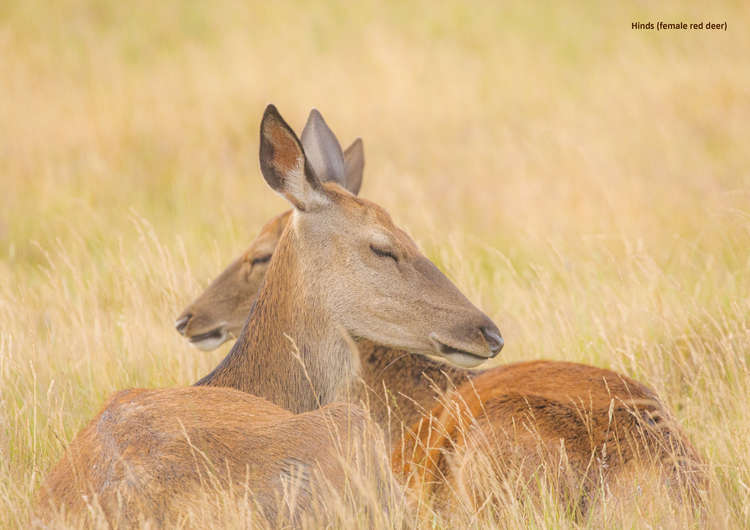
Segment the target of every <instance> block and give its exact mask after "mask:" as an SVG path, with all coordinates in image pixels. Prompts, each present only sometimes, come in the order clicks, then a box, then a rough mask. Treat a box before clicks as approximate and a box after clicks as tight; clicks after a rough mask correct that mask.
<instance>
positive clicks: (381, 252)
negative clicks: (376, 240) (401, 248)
mask: <svg viewBox="0 0 750 530" xmlns="http://www.w3.org/2000/svg"><path fill="white" fill-rule="evenodd" d="M370 250H372V252H373V253H374V254H375V255H376V256H378V257H380V258H391V259H392V260H393V261H395V262H396V263H398V256H396V254H395V253H394V252H393V251H392V250H388V249H386V248H380V247H377V246H375V245H373V244H370Z"/></svg>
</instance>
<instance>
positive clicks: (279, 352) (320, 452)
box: [40, 105, 502, 524]
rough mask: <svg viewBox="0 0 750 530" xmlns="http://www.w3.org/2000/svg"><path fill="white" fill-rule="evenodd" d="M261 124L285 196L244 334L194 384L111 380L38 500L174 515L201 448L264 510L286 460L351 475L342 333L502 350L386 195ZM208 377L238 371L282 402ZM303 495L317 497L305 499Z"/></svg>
mask: <svg viewBox="0 0 750 530" xmlns="http://www.w3.org/2000/svg"><path fill="white" fill-rule="evenodd" d="M260 138H261V141H260V164H261V170H262V173H263V176H264V178H265V180H266V182H267V183H268V184H269V185H270V186H271V187H272V188H273V189H274V190H276V191H277V192H278V193H280V194H281V195H283V196H284V197H285V198H286V199H287V200H288V201H289V202H290V203H291V204H292V205H293V206H294V209H293V212H292V214H291V217H290V221H289V223H288V224H287V225H286V227H285V229H284V231H283V233H282V234H281V236H280V238H279V240H278V244H277V245H276V249H275V251H274V253H273V258H272V259H271V260H270V263H269V266H268V270H267V272H266V274H265V281H264V282H263V286H262V287H261V289H260V292H259V294H258V297H257V301H256V302H255V305H254V308H253V310H252V311H251V314H250V316H249V317H248V322H247V325H246V326H245V327H244V328H243V330H242V332H241V333H240V337H239V339H238V340H237V343H236V344H235V345H234V347H233V348H232V350H231V351H230V353H229V354H228V355H227V357H226V358H225V359H224V361H222V363H221V364H220V365H219V366H218V367H217V368H216V369H215V370H214V371H213V372H212V373H211V374H209V375H208V376H206V377H205V378H204V379H203V380H201V381H200V382H199V386H196V387H193V388H190V389H164V390H158V391H149V390H135V391H130V392H125V393H120V394H117V395H115V397H114V398H113V399H112V400H111V401H110V402H109V403H108V404H107V406H106V407H105V408H104V409H103V410H102V411H101V412H100V413H99V415H98V416H97V417H96V418H95V419H94V420H93V421H92V422H91V423H90V424H89V425H88V426H87V427H86V428H84V429H83V431H81V432H80V433H79V435H78V436H77V437H76V438H75V439H74V440H73V442H72V443H71V445H70V447H69V448H68V450H67V452H66V454H65V455H64V456H63V458H62V460H61V461H60V463H59V464H58V465H57V466H56V467H55V468H54V469H53V471H52V473H51V474H50V476H49V477H48V478H47V480H46V481H45V483H44V484H43V485H42V488H41V492H40V505H41V506H42V507H52V511H54V508H55V507H59V506H61V505H62V508H63V509H67V510H69V511H70V512H72V513H73V514H79V513H80V512H81V510H83V509H85V506H86V499H101V503H100V504H101V505H102V509H103V510H104V512H105V514H106V517H107V518H108V519H114V520H115V522H117V521H119V514H124V515H123V517H125V520H124V522H123V523H122V524H137V522H136V520H135V519H136V518H138V522H140V521H141V519H145V520H153V521H156V522H160V523H161V522H164V521H170V522H172V521H173V520H174V519H173V517H174V516H175V514H179V513H180V512H181V511H182V509H183V507H184V506H185V504H184V499H185V498H192V497H193V496H194V495H195V494H196V492H200V491H201V489H200V488H198V485H199V484H200V482H201V480H200V479H201V476H202V475H201V473H200V470H201V459H203V460H206V461H208V462H210V464H211V467H212V469H214V470H216V473H218V474H219V479H220V480H219V482H220V483H229V484H230V485H232V486H233V487H234V488H235V490H239V491H243V487H244V485H247V488H248V489H250V490H251V491H253V492H260V494H259V495H256V500H257V501H258V502H259V503H260V505H261V508H262V512H263V513H264V514H265V515H266V517H268V518H269V519H271V520H272V519H273V516H274V514H275V513H276V512H275V511H274V509H273V506H272V504H271V501H270V500H269V499H270V498H272V497H274V494H277V493H278V490H279V488H278V485H277V484H276V482H278V480H279V478H278V477H279V474H281V475H282V478H283V476H284V475H289V474H290V473H285V472H284V470H285V469H287V468H288V467H289V465H290V464H289V462H292V463H295V464H297V463H299V464H301V465H302V466H306V467H309V468H313V467H319V468H322V469H323V475H324V478H327V479H328V480H330V481H331V482H333V483H334V485H336V484H341V483H342V482H346V483H347V484H349V481H348V480H346V479H347V478H348V477H343V478H342V479H341V480H339V477H340V475H341V473H340V471H339V470H340V466H338V467H337V464H336V463H335V462H333V461H331V459H332V458H333V457H332V456H331V455H332V453H333V451H332V450H331V449H330V448H329V447H328V445H330V444H329V441H328V440H329V439H330V438H326V437H325V436H324V435H323V432H322V425H323V424H324V423H325V422H324V421H323V420H322V419H321V418H330V417H334V418H340V419H339V420H336V421H333V422H332V424H333V426H334V427H336V429H334V430H335V431H337V432H338V433H339V435H340V433H345V432H347V430H346V429H344V428H343V427H345V425H342V423H343V419H346V418H348V417H349V415H345V414H343V413H341V412H340V411H339V409H338V408H336V407H339V406H340V405H332V403H333V402H334V401H336V400H338V399H341V397H344V396H346V393H347V391H348V389H349V388H350V386H351V384H352V381H353V380H354V379H355V376H356V374H357V371H358V359H357V357H356V356H355V355H354V354H353V353H352V349H351V347H350V346H351V339H350V337H351V336H356V337H363V338H366V339H367V340H369V341H371V342H373V343H375V344H382V345H385V346H387V347H391V348H402V349H409V350H413V351H418V352H421V353H429V354H434V355H440V356H445V357H446V358H449V359H450V358H461V359H463V358H466V359H476V360H477V361H476V362H478V361H481V360H484V359H487V358H491V357H494V356H495V355H496V354H497V353H498V352H499V351H500V347H501V345H502V343H501V339H500V338H499V337H500V333H499V331H498V329H497V327H496V326H495V325H494V324H493V323H492V321H491V320H490V319H489V318H488V317H487V316H486V315H485V314H484V313H482V312H481V311H480V310H479V309H477V308H476V307H474V305H472V304H471V302H469V301H468V300H467V299H466V297H464V296H463V295H462V294H461V293H460V292H459V291H458V289H457V288H456V287H455V286H454V285H453V284H452V283H451V282H450V281H449V280H448V279H447V278H446V277H445V276H443V275H442V273H440V271H439V270H438V269H437V268H436V267H435V266H434V265H433V264H432V263H431V262H430V261H429V260H427V259H426V258H425V257H424V256H423V255H422V254H420V252H419V251H418V250H417V247H416V245H415V244H414V242H413V241H412V240H411V239H410V238H409V236H408V235H407V234H406V233H405V232H403V231H402V230H400V229H399V228H397V227H396V226H395V225H394V224H393V222H392V221H391V218H390V216H389V215H388V214H387V213H386V212H385V211H384V210H383V209H382V208H380V207H379V206H377V205H375V204H373V203H371V202H368V201H365V200H362V199H358V198H356V197H355V196H354V195H352V194H351V193H349V192H348V191H346V190H344V189H343V188H341V187H340V186H339V185H337V184H333V183H321V182H320V180H319V179H318V177H317V176H316V173H315V172H314V170H313V168H312V164H314V163H315V162H314V161H311V159H308V158H307V157H306V156H305V152H304V150H303V148H302V145H301V144H300V141H299V140H298V139H297V137H296V135H295V134H294V132H293V131H292V130H291V129H290V128H289V126H288V125H287V124H286V123H285V122H284V120H283V119H282V118H281V116H280V115H279V114H278V112H277V111H276V109H275V107H273V106H271V105H269V107H268V108H267V109H266V112H265V114H264V116H263V121H262V122H261V134H260ZM295 350H296V351H297V354H296V355H293V354H292V353H290V352H294V351H295ZM206 386H209V387H210V386H218V387H234V388H236V389H239V390H242V391H245V392H248V393H249V394H253V395H255V396H260V397H262V398H265V399H268V400H269V401H271V402H273V403H275V404H276V405H278V406H282V407H283V408H285V409H288V410H289V411H291V412H289V413H286V412H282V411H280V409H278V407H272V406H271V405H270V404H268V403H266V402H265V401H262V400H260V398H256V397H254V396H249V397H247V398H244V399H242V398H241V393H239V392H238V391H237V390H233V389H215V388H206ZM346 406H347V407H351V406H352V405H349V404H347V405H346ZM320 407H323V408H322V409H321V410H320V411H315V412H309V411H314V410H315V409H318V408H320ZM337 411H338V412H337ZM305 412H307V414H301V413H305ZM292 413H296V414H298V415H293V414H292ZM232 418H235V419H232ZM255 418H257V419H255ZM342 418H343V419H342ZM355 419H356V414H355ZM347 421H348V422H349V423H352V422H353V420H347ZM358 421H359V422H361V421H364V420H362V419H361V417H360V418H359V420H358ZM354 423H355V424H356V422H354ZM358 430H360V431H362V430H364V429H363V428H359V429H358ZM310 436H313V437H315V438H316V440H314V441H311V440H310V439H309V437H310ZM306 444H313V446H312V448H310V447H307V446H306ZM318 444H319V445H320V447H318ZM354 445H355V446H356V445H358V442H354ZM367 454H369V453H367ZM364 460H365V462H367V461H369V460H368V459H367V458H365V459H364ZM381 482H384V483H385V484H386V485H388V482H387V481H384V480H381ZM144 484H148V487H145V486H143V485H144ZM391 490H392V488H390V489H389V488H386V491H391ZM84 496H85V498H84ZM113 503H114V504H113ZM298 508H299V509H300V510H303V511H304V510H305V509H312V508H311V507H308V506H306V505H305V503H304V502H302V506H299V507H298ZM107 510H110V511H109V512H108V511H107ZM112 510H114V511H112Z"/></svg>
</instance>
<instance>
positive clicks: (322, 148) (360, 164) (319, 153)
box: [302, 109, 365, 195]
mask: <svg viewBox="0 0 750 530" xmlns="http://www.w3.org/2000/svg"><path fill="white" fill-rule="evenodd" d="M302 147H303V148H304V149H305V155H306V156H307V161H308V162H309V163H310V166H311V167H312V169H313V171H314V172H315V175H317V177H318V179H319V180H321V181H323V182H327V181H330V182H336V183H337V184H339V185H341V186H342V187H344V188H346V189H347V190H349V191H350V192H352V193H353V194H354V195H356V194H357V193H359V188H360V187H361V186H362V169H363V168H364V163H365V159H364V151H363V149H362V140H359V139H357V140H356V141H355V142H354V143H353V144H352V145H351V146H349V148H348V149H347V150H346V152H345V153H344V152H342V151H341V144H340V143H339V141H338V138H336V135H335V134H333V131H332V130H331V128H330V127H328V124H327V123H326V121H325V120H324V119H323V116H322V115H321V114H320V112H318V110H317V109H313V110H311V111H310V116H309V117H308V118H307V123H306V124H305V128H304V129H303V130H302Z"/></svg>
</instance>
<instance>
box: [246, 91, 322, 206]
mask: <svg viewBox="0 0 750 530" xmlns="http://www.w3.org/2000/svg"><path fill="white" fill-rule="evenodd" d="M260 170H261V172H262V173H263V178H265V179H266V182H267V183H268V185H269V186H271V188H273V189H274V190H275V191H276V192H277V193H279V194H281V195H283V196H284V197H285V198H286V199H287V200H288V201H289V202H291V203H292V205H293V206H294V207H295V208H296V209H298V210H301V211H303V212H304V211H310V210H314V209H315V208H318V207H320V206H322V205H324V204H327V203H328V202H329V200H328V196H327V195H326V192H325V190H324V189H323V186H322V185H321V184H320V180H318V177H317V176H315V172H314V171H313V169H312V168H311V167H310V164H309V163H308V161H307V158H306V157H305V152H304V150H303V149H302V144H301V143H300V141H299V139H298V138H297V135H296V134H294V131H293V130H292V129H291V127H289V125H287V123H286V122H285V121H284V118H282V117H281V115H280V114H279V111H278V110H276V107H275V106H274V105H268V106H267V107H266V111H265V112H264V113H263V120H262V121H261V122H260Z"/></svg>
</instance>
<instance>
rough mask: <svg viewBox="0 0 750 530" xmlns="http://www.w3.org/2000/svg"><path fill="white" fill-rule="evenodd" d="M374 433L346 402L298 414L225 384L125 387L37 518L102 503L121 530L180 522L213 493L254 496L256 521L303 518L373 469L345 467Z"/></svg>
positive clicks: (72, 452) (56, 475)
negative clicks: (202, 497) (203, 496)
mask: <svg viewBox="0 0 750 530" xmlns="http://www.w3.org/2000/svg"><path fill="white" fill-rule="evenodd" d="M371 428H372V427H370V426H369V425H368V419H367V416H366V414H365V413H364V412H363V411H362V410H361V409H359V408H358V407H352V406H350V405H347V404H343V403H339V404H333V405H329V406H327V407H324V408H322V409H319V410H316V411H313V412H309V413H306V414H299V415H294V414H292V413H291V412H289V411H286V410H283V409H281V408H280V407H278V406H276V405H273V404H272V403H270V402H268V401H266V400H264V399H262V398H259V397H256V396H253V395H250V394H247V393H245V392H240V391H237V390H234V389H228V388H196V387H189V388H175V389H158V390H145V389H131V390H124V391H121V392H118V393H116V394H115V395H114V396H112V397H111V398H110V400H109V401H108V402H107V403H106V404H105V405H104V407H103V409H102V410H101V412H100V413H99V414H98V415H97V416H96V417H95V418H94V419H93V420H91V421H90V422H89V423H88V425H87V426H86V427H85V428H84V429H83V430H81V432H80V433H78V435H77V436H76V438H75V439H74V440H73V442H72V443H71V444H70V447H69V448H68V450H67V451H66V454H65V456H64V457H63V458H62V459H61V460H60V462H59V463H58V464H57V465H56V466H55V467H54V468H53V469H52V471H51V472H50V473H49V474H48V476H47V478H46V480H45V482H44V484H43V485H42V487H41V489H40V492H39V498H38V506H39V513H38V514H39V515H40V516H41V517H42V519H44V520H51V519H53V517H54V515H55V514H56V512H57V511H58V510H60V509H61V508H62V509H64V510H65V511H66V512H67V514H68V515H69V516H80V515H81V514H85V513H87V511H88V509H89V507H98V508H100V509H101V510H102V511H103V513H104V516H105V519H106V520H107V521H108V522H109V523H110V524H111V525H112V526H115V527H139V526H141V525H143V524H145V523H147V522H150V523H155V524H158V525H160V526H161V525H166V524H175V523H176V522H178V521H179V520H180V518H181V517H183V516H184V515H185V514H186V513H188V512H189V511H190V509H191V507H192V505H193V502H194V501H195V500H196V499H197V498H198V497H199V494H200V493H201V492H203V493H205V491H206V489H207V488H208V489H209V490H211V491H215V494H219V493H221V492H227V491H231V492H232V495H233V496H235V497H236V498H237V499H240V500H241V499H242V498H243V497H245V496H248V497H249V498H250V501H251V503H253V504H254V505H255V506H256V508H257V510H258V515H259V518H260V519H263V518H265V519H267V520H268V521H270V522H274V521H279V522H281V521H293V520H297V519H299V517H300V516H301V515H303V514H305V513H308V514H309V513H310V512H312V511H314V510H315V509H316V503H324V502H325V500H326V499H327V498H331V495H336V492H339V493H341V492H344V491H345V488H344V486H345V484H346V481H347V476H348V472H349V471H353V472H355V473H368V472H369V473H372V472H373V470H374V469H375V468H374V467H373V465H372V463H370V462H360V464H362V465H360V466H359V469H355V468H354V467H353V468H352V469H351V470H347V469H345V467H344V466H343V465H342V459H343V461H346V459H347V455H350V454H351V453H352V451H353V450H354V449H356V447H357V445H359V444H361V443H362V437H363V436H367V437H371V436H372V433H368V432H367V430H368V429H371ZM355 461H356V459H352V458H349V459H348V462H349V463H353V462H355ZM379 478H380V479H382V478H383V477H379ZM329 486H333V489H332V490H331V489H330V488H329ZM285 488H286V489H285ZM285 491H286V492H287V499H286V501H287V502H286V503H285V502H284V500H285V499H284V497H285ZM289 492H293V495H291V497H290V496H289ZM290 500H292V501H294V505H293V506H290V505H288V502H289V501H290ZM317 507H318V508H323V506H322V504H319V505H318V506H317Z"/></svg>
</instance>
